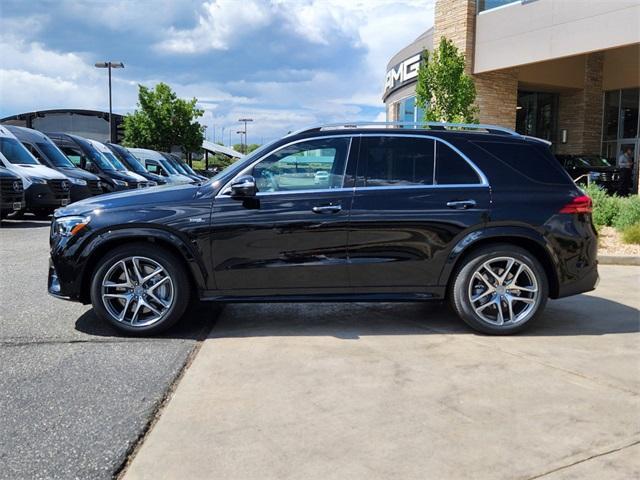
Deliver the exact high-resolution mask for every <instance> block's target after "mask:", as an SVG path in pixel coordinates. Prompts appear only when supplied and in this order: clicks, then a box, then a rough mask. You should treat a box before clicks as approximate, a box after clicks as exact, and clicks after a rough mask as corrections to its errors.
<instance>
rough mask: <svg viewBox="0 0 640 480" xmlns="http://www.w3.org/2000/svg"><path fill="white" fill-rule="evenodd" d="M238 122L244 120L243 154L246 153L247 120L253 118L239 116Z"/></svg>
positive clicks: (251, 120) (250, 120)
mask: <svg viewBox="0 0 640 480" xmlns="http://www.w3.org/2000/svg"><path fill="white" fill-rule="evenodd" d="M238 121H239V122H244V144H245V149H244V152H242V153H244V154H245V155H246V154H247V149H246V146H247V123H248V122H253V118H239V119H238Z"/></svg>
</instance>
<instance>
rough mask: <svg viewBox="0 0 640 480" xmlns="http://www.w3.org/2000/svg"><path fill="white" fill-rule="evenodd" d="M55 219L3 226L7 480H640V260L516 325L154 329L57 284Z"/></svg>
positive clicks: (264, 314) (322, 314)
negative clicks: (126, 327)
mask: <svg viewBox="0 0 640 480" xmlns="http://www.w3.org/2000/svg"><path fill="white" fill-rule="evenodd" d="M47 240H48V223H47V222H37V221H33V220H27V221H23V222H20V223H18V222H3V224H2V227H1V228H0V266H1V272H0V273H1V274H0V304H1V309H0V325H1V326H2V328H1V331H0V478H7V479H21V478H111V477H112V476H113V474H114V473H117V472H118V471H119V469H120V468H121V467H122V465H123V464H124V462H125V461H126V459H127V455H128V452H130V451H131V449H132V447H133V445H135V444H136V443H137V442H138V440H139V439H140V437H141V435H143V434H145V429H146V428H147V425H148V422H149V421H150V419H151V418H152V417H153V415H154V412H155V411H156V409H157V407H158V405H159V404H160V402H161V401H162V400H163V398H164V397H165V395H166V394H167V391H168V389H169V388H170V386H171V385H172V383H173V382H174V380H175V379H176V377H177V376H178V375H179V373H180V371H181V370H182V369H183V367H184V365H185V362H187V360H188V359H189V358H190V354H191V353H192V352H193V351H194V348H196V346H197V345H198V344H199V343H198V342H199V339H202V338H204V341H202V342H201V343H200V344H199V345H201V347H200V350H199V351H198V353H197V355H196V356H195V357H194V358H193V363H192V364H191V365H190V367H189V368H188V369H187V370H186V372H185V374H184V377H182V379H181V380H180V382H179V383H178V385H177V388H176V390H175V392H174V393H173V394H172V395H171V397H170V399H169V401H168V402H167V404H166V406H165V407H164V408H163V409H162V410H161V415H160V417H159V420H158V422H157V423H156V424H155V426H153V428H152V429H151V430H150V431H149V432H147V433H146V435H145V436H144V441H143V442H142V445H141V447H140V448H139V450H138V451H137V453H136V455H135V457H134V458H133V460H132V462H131V464H130V465H128V466H127V468H126V472H125V478H131V479H134V478H151V479H157V478H255V479H264V478H292V479H293V478H307V479H312V478H318V479H320V478H322V479H328V478H336V479H338V478H340V479H342V478H363V477H367V478H425V477H430V478H482V479H484V478H526V479H532V478H552V479H560V478H563V479H564V478H581V479H583V478H603V477H606V478H609V479H613V478H625V479H626V478H637V477H638V476H640V466H639V465H638V461H637V460H636V459H637V457H638V456H639V454H640V451H639V450H640V447H639V445H640V433H639V432H640V349H639V348H638V346H639V345H640V333H639V330H640V318H639V316H638V308H639V307H640V297H639V296H638V295H637V292H638V291H639V287H640V268H638V267H614V266H603V267H601V274H602V282H601V285H600V286H599V288H598V290H596V291H595V292H592V293H590V294H587V295H581V296H577V297H573V298H568V299H563V300H559V301H551V302H550V303H549V305H548V307H547V310H546V311H545V313H544V316H543V317H542V318H541V319H540V321H539V323H538V324H536V325H535V326H533V327H532V328H531V329H530V330H529V331H527V333H526V334H524V335H519V336H514V337H501V338H494V337H486V336H482V335H477V334H475V333H472V332H470V331H469V330H468V329H467V328H466V327H465V326H464V325H463V324H462V323H461V322H460V321H459V320H457V319H456V318H455V317H454V316H453V315H452V314H451V313H450V311H449V310H448V309H447V308H446V307H443V306H438V305H430V304H379V305H374V304H364V303H358V304H345V305H343V304H339V305H329V304H306V305H303V304H282V305H259V304H256V305H229V306H227V307H226V308H225V309H224V310H223V311H222V313H221V314H220V315H217V314H216V312H215V311H214V310H212V309H205V308H200V309H198V310H197V311H196V312H195V313H193V314H192V315H191V317H190V318H189V319H188V320H187V321H186V322H185V323H184V324H183V325H182V326H180V327H179V328H177V329H175V330H173V331H171V332H170V333H169V334H167V335H165V336H162V337H158V338H151V339H129V338H123V337H120V336H118V335H116V334H115V333H114V332H113V331H112V330H111V329H110V328H108V327H107V326H105V325H103V324H102V323H100V322H98V320H97V319H96V318H95V317H94V315H93V314H92V312H91V309H90V308H89V307H86V306H82V305H78V304H74V303H68V302H63V301H59V300H56V299H53V298H51V297H49V296H48V295H46V293H45V285H46V273H47V255H48V241H47Z"/></svg>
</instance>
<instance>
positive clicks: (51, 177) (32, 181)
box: [0, 126, 70, 217]
mask: <svg viewBox="0 0 640 480" xmlns="http://www.w3.org/2000/svg"><path fill="white" fill-rule="evenodd" d="M0 153H2V157H0V164H1V165H0V166H3V167H5V168H6V169H8V170H11V171H12V172H13V173H15V174H16V175H19V176H20V178H22V184H23V187H24V190H25V201H26V205H25V210H21V211H20V213H23V212H24V211H30V212H32V213H34V214H35V215H36V216H39V217H46V216H47V215H50V214H51V213H53V211H54V210H55V209H56V208H58V207H64V206H65V205H68V204H69V194H70V192H69V185H70V182H69V180H68V179H67V177H66V176H64V175H63V174H62V173H60V172H58V171H56V170H53V169H52V168H49V167H47V166H45V165H41V164H40V163H39V162H38V160H36V158H35V157H34V156H33V155H31V153H29V151H28V150H27V149H26V148H25V147H24V145H22V143H20V141H19V140H18V139H17V138H16V137H15V135H13V133H11V132H10V131H9V130H7V128H6V127H4V126H0Z"/></svg>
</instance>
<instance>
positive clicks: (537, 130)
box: [516, 90, 558, 143]
mask: <svg viewBox="0 0 640 480" xmlns="http://www.w3.org/2000/svg"><path fill="white" fill-rule="evenodd" d="M557 104H558V96H557V95H556V94H554V93H546V92H526V91H522V90H519V91H518V109H517V110H516V131H517V132H518V133H522V134H523V135H531V136H532V137H538V138H544V139H545V140H549V141H550V142H554V143H555V132H556V122H557V111H558V108H557Z"/></svg>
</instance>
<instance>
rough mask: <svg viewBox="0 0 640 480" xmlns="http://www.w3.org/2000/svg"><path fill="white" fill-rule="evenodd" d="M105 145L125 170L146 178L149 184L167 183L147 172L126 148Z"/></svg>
mask: <svg viewBox="0 0 640 480" xmlns="http://www.w3.org/2000/svg"><path fill="white" fill-rule="evenodd" d="M105 145H106V146H107V147H108V148H109V150H111V153H113V154H114V155H115V156H116V157H117V158H118V160H120V162H122V164H123V165H124V166H125V167H127V169H129V170H131V171H132V172H135V173H137V174H138V175H140V176H142V177H144V178H146V179H147V180H149V181H150V182H156V183H157V184H158V185H164V184H166V183H167V181H166V179H164V178H163V177H162V176H160V175H156V174H155V173H151V172H149V171H148V170H147V169H146V168H144V165H142V163H140V160H138V159H137V158H136V156H135V155H133V154H132V153H131V152H130V151H129V150H127V148H125V147H123V146H122V145H117V144H115V143H105Z"/></svg>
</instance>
